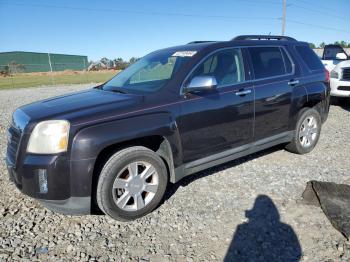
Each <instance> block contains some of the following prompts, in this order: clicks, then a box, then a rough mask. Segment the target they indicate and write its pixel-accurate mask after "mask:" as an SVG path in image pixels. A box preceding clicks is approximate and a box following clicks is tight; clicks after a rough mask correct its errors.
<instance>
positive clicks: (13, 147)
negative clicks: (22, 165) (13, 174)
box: [7, 126, 21, 164]
mask: <svg viewBox="0 0 350 262" xmlns="http://www.w3.org/2000/svg"><path fill="white" fill-rule="evenodd" d="M7 135H8V142H7V157H8V158H9V159H8V160H9V161H10V162H11V163H12V164H16V160H17V152H18V149H19V144H20V141H21V130H20V129H17V128H15V127H14V126H11V127H10V128H9V129H8V134H7Z"/></svg>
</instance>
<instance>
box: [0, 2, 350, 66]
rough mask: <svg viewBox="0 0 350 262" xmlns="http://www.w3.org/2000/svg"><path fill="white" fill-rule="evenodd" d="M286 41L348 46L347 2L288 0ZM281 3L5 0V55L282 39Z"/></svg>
mask: <svg viewBox="0 0 350 262" xmlns="http://www.w3.org/2000/svg"><path fill="white" fill-rule="evenodd" d="M286 1H287V12H286V14H287V15H286V35H288V36H292V37H295V38H296V39H297V40H302V41H307V42H312V43H315V44H316V45H318V44H320V43H321V42H325V43H333V42H335V41H341V40H344V41H346V42H350V16H349V11H350V0H333V1H329V0H286ZM282 2H283V0H266V1H265V0H216V1H213V0H187V1H186V0H172V1H170V0H143V1H141V0H128V1H125V0H124V1H120V0H114V1H113V0H98V1H97V0H95V1H91V0H50V1H45V0H0V21H1V26H0V52H5V51H35V52H49V53H63V54H76V55H87V56H88V58H89V60H94V61H96V60H99V59H100V58H102V57H107V58H110V59H114V58H118V57H121V58H123V59H129V58H131V57H142V56H144V55H146V54H147V53H149V52H151V51H154V50H156V49H160V48H164V47H169V46H175V45H181V44H185V43H188V42H191V41H194V40H229V39H232V38H233V37H235V36H237V35H241V34H270V33H271V34H281V28H282V21H281V17H282Z"/></svg>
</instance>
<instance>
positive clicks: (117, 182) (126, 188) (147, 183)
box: [96, 146, 168, 221]
mask: <svg viewBox="0 0 350 262" xmlns="http://www.w3.org/2000/svg"><path fill="white" fill-rule="evenodd" d="M167 183H168V175H167V169H166V167H165V165H164V162H163V160H162V159H161V158H160V157H159V156H158V155H157V154H156V153H154V152H153V151H152V150H149V149H147V148H145V147H140V146H137V147H131V148H127V149H124V150H121V151H119V152H117V153H116V154H114V155H113V156H112V157H111V158H110V159H109V160H108V161H107V163H106V164H105V166H104V167H103V169H102V171H101V174H100V177H99V181H98V185H97V192H96V198H97V203H98V206H99V207H100V209H101V210H102V211H103V212H104V213H105V214H107V215H109V216H110V217H112V218H114V219H117V220H124V221H127V220H133V219H136V218H138V217H141V216H144V215H146V214H147V213H149V212H151V211H152V210H153V209H155V208H156V207H157V205H158V204H159V203H160V201H161V200H162V198H163V195H164V193H165V190H166V186H167Z"/></svg>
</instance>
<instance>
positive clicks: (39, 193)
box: [6, 154, 94, 215]
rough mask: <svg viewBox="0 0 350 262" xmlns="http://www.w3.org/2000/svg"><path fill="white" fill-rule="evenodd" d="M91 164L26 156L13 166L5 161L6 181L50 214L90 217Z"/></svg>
mask: <svg viewBox="0 0 350 262" xmlns="http://www.w3.org/2000/svg"><path fill="white" fill-rule="evenodd" d="M93 163H94V161H93V160H81V161H69V160H68V159H67V157H66V156H65V155H31V154H28V155H26V156H25V157H24V159H23V161H21V163H16V165H15V164H14V163H12V162H11V161H10V158H9V157H6V164H7V169H8V173H9V178H10V180H11V181H13V182H14V184H15V185H16V187H17V188H18V189H19V190H20V191H21V192H22V193H23V194H26V195H28V196H30V197H32V198H35V199H37V200H39V202H41V203H42V204H43V205H44V206H45V207H47V208H48V209H50V210H52V211H55V212H59V213H63V214H72V215H78V214H81V215H82V214H90V213H91V179H92V170H93V168H92V167H93ZM71 170H73V172H71Z"/></svg>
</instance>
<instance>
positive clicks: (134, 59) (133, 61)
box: [129, 57, 139, 65]
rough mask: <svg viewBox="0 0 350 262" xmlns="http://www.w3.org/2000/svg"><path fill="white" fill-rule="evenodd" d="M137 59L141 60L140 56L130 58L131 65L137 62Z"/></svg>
mask: <svg viewBox="0 0 350 262" xmlns="http://www.w3.org/2000/svg"><path fill="white" fill-rule="evenodd" d="M137 60H139V58H137V57H132V58H130V60H129V65H131V64H133V63H135V62H136V61H137Z"/></svg>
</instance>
